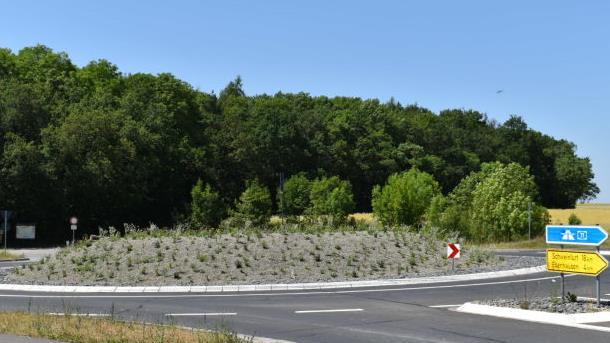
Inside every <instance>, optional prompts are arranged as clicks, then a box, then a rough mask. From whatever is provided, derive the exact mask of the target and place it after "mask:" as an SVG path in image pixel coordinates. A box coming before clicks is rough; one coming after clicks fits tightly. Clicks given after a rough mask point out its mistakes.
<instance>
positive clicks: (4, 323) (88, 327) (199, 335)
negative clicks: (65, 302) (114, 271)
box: [0, 312, 245, 343]
mask: <svg viewBox="0 0 610 343" xmlns="http://www.w3.org/2000/svg"><path fill="white" fill-rule="evenodd" d="M0 333H5V334H13V335H18V336H29V337H36V338H47V339H52V340H58V341H63V342H70V343H145V342H146V343H147V342H158V343H174V342H175V343H178V342H185V343H244V342H245V341H244V340H242V339H240V338H238V337H237V336H235V335H234V334H229V333H216V332H207V331H199V330H188V329H184V328H179V327H174V326H159V325H149V324H142V323H131V322H120V321H116V320H113V319H110V318H107V319H100V318H87V317H77V316H69V315H62V316H51V315H44V314H33V313H25V312H1V313H0Z"/></svg>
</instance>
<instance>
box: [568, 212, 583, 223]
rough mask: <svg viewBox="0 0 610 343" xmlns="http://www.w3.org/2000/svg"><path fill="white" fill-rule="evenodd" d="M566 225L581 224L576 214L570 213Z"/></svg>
mask: <svg viewBox="0 0 610 343" xmlns="http://www.w3.org/2000/svg"><path fill="white" fill-rule="evenodd" d="M568 224H570V225H580V224H582V220H580V218H578V216H577V215H576V213H572V214H570V217H569V218H568Z"/></svg>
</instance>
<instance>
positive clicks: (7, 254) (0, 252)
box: [0, 250, 23, 261]
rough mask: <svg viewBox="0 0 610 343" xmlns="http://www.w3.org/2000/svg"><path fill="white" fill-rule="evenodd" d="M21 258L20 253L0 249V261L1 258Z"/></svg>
mask: <svg viewBox="0 0 610 343" xmlns="http://www.w3.org/2000/svg"><path fill="white" fill-rule="evenodd" d="M20 258H23V255H22V254H15V253H12V252H10V251H6V252H5V251H4V250H0V261H3V260H16V259H20Z"/></svg>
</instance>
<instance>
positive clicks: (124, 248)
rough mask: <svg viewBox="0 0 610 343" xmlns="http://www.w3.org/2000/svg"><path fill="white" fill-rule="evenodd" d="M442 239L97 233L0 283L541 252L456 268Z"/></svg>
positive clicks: (337, 271)
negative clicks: (152, 235) (172, 235)
mask: <svg viewBox="0 0 610 343" xmlns="http://www.w3.org/2000/svg"><path fill="white" fill-rule="evenodd" d="M445 244H446V243H445V242H442V241H440V240H437V239H434V238H431V237H427V236H424V235H421V234H417V233H413V232H408V231H400V232H399V231H396V232H394V231H374V232H372V231H357V232H326V233H318V234H308V233H277V232H275V233H270V232H257V233H250V234H245V233H244V234H223V235H217V236H214V237H200V236H174V237H142V238H137V239H135V238H119V237H116V236H111V237H103V238H101V239H99V240H97V241H87V242H82V243H81V244H78V245H77V246H75V247H68V248H62V249H60V250H58V251H57V252H56V253H55V254H53V255H51V256H50V257H47V258H44V259H42V260H40V261H38V262H36V263H32V264H29V265H27V266H24V267H21V268H16V269H13V270H10V271H7V270H5V271H0V274H4V275H0V282H3V283H20V284H46V285H81V286H88V285H99V286H135V285H137V286H170V285H229V284H233V285H237V284H268V283H301V282H332V281H356V280H371V279H387V278H410V277H421V276H439V275H451V274H468V273H476V272H487V271H497V270H507V269H517V268H525V267H532V266H539V265H542V264H544V259H543V258H541V257H516V256H496V255H495V254H494V253H493V252H492V251H490V250H482V249H479V248H473V249H468V248H467V247H466V248H465V249H463V251H462V258H461V259H459V260H456V263H455V271H454V272H452V271H451V262H450V261H448V260H447V259H446V246H445Z"/></svg>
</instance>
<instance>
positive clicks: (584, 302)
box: [476, 293, 610, 314]
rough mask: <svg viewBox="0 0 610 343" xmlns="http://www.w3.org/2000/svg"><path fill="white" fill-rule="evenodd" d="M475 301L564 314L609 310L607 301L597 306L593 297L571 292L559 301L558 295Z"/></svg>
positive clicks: (609, 304) (609, 305) (609, 306)
mask: <svg viewBox="0 0 610 343" xmlns="http://www.w3.org/2000/svg"><path fill="white" fill-rule="evenodd" d="M568 294H569V293H568ZM476 303H478V304H483V305H490V306H498V307H508V308H518V309H522V310H532V311H543V312H551V313H565V314H573V313H591V312H600V311H610V302H609V301H602V302H601V303H600V306H597V304H596V302H595V300H594V299H591V298H577V297H576V296H574V295H573V294H569V295H568V296H567V297H566V300H565V301H561V298H559V297H534V298H528V299H493V300H486V301H480V302H476Z"/></svg>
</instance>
